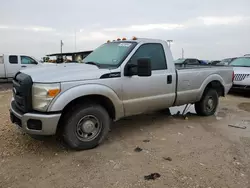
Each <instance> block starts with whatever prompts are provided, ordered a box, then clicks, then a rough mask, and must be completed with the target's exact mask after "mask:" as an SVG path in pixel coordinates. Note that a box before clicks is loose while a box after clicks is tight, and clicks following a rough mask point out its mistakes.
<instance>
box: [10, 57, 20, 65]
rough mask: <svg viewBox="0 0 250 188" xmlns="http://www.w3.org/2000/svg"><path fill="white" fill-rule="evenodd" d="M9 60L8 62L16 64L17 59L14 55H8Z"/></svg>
mask: <svg viewBox="0 0 250 188" xmlns="http://www.w3.org/2000/svg"><path fill="white" fill-rule="evenodd" d="M9 62H10V64H18V59H17V56H16V55H10V56H9Z"/></svg>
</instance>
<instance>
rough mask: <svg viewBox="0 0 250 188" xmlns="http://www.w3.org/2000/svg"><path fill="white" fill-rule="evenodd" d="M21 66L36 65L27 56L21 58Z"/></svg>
mask: <svg viewBox="0 0 250 188" xmlns="http://www.w3.org/2000/svg"><path fill="white" fill-rule="evenodd" d="M21 64H26V65H27V64H37V62H36V61H35V60H34V59H32V58H31V57H28V56H21Z"/></svg>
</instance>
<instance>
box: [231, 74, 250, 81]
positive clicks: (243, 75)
mask: <svg viewBox="0 0 250 188" xmlns="http://www.w3.org/2000/svg"><path fill="white" fill-rule="evenodd" d="M248 76H250V74H235V76H234V81H242V80H244V79H245V78H246V77H248Z"/></svg>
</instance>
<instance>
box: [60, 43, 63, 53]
mask: <svg viewBox="0 0 250 188" xmlns="http://www.w3.org/2000/svg"><path fill="white" fill-rule="evenodd" d="M60 46H61V54H62V47H63V41H62V40H61V44H60Z"/></svg>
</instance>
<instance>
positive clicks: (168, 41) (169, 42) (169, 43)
mask: <svg viewBox="0 0 250 188" xmlns="http://www.w3.org/2000/svg"><path fill="white" fill-rule="evenodd" d="M171 42H173V40H167V43H168V46H169V48H170V47H171Z"/></svg>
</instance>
